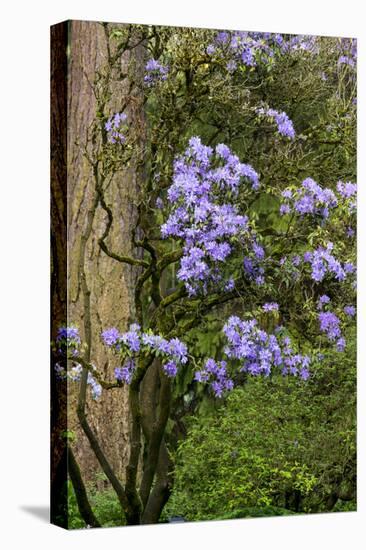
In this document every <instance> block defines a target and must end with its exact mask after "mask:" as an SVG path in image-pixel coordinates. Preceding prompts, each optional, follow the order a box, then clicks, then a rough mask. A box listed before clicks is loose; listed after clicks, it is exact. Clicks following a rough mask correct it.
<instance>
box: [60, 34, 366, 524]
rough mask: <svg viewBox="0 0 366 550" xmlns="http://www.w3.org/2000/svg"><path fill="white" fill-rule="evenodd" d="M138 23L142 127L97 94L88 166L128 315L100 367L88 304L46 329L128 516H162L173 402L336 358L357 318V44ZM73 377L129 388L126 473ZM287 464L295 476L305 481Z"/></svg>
mask: <svg viewBox="0 0 366 550" xmlns="http://www.w3.org/2000/svg"><path fill="white" fill-rule="evenodd" d="M139 33H142V35H141V36H140V37H139V40H138V41H137V42H136V44H137V43H138V45H139V46H140V44H143V46H142V47H143V48H145V49H144V57H143V64H142V67H143V71H140V73H141V74H139V76H138V77H136V78H137V80H135V81H134V82H133V84H134V86H138V87H139V89H140V90H141V93H142V94H143V102H142V106H140V107H141V108H143V109H144V113H145V115H146V127H145V128H144V129H143V130H142V129H141V127H136V126H134V118H133V116H130V114H129V112H128V108H132V107H131V105H132V103H133V101H132V100H131V102H132V103H131V104H130V103H129V101H130V99H129V98H127V99H126V105H125V106H124V107H123V108H122V109H121V108H119V109H118V111H116V112H113V111H112V110H111V109H110V108H109V105H108V102H104V103H102V107H101V108H102V112H98V120H97V123H96V132H97V130H98V129H99V132H100V139H101V146H100V157H98V158H97V159H96V160H95V162H94V165H93V166H94V174H96V178H97V179H96V193H97V194H96V201H97V204H98V208H100V209H101V213H102V214H103V216H104V218H103V223H104V224H105V225H104V229H103V231H101V232H100V233H101V235H102V237H100V238H99V241H98V243H99V245H100V247H101V249H102V251H103V252H104V253H105V254H106V255H108V256H109V257H110V258H112V259H114V260H115V261H116V262H119V263H120V264H122V265H123V267H124V269H129V270H134V273H135V274H136V285H135V292H134V303H133V307H132V308H131V311H132V312H133V314H132V318H131V324H130V325H129V326H128V327H127V326H118V325H117V326H105V327H102V330H101V333H100V338H101V340H102V341H103V343H104V345H105V348H106V352H107V356H108V358H109V365H108V368H104V366H103V365H96V364H94V363H93V357H92V356H91V357H89V355H88V354H89V352H90V350H91V341H90V330H89V329H88V326H87V324H85V323H87V320H85V319H84V326H83V325H82V323H80V320H79V326H78V327H77V326H76V325H74V324H72V325H69V326H64V327H60V329H59V332H58V335H57V338H56V341H55V344H54V347H55V353H56V354H58V356H59V358H60V361H59V362H58V363H57V365H56V371H57V376H59V377H60V378H64V379H67V380H69V381H70V383H73V384H79V386H80V395H81V397H80V399H79V408H78V414H79V419H80V422H81V425H82V427H83V429H84V431H85V434H86V436H87V438H88V440H89V443H90V445H91V447H92V449H93V451H94V453H95V455H96V457H97V459H98V462H99V464H100V466H101V468H102V470H103V472H104V473H105V475H106V476H107V478H108V480H109V481H110V483H111V484H112V486H113V488H114V490H115V491H116V494H117V495H118V499H119V502H120V504H121V508H122V511H123V514H124V517H125V520H126V522H127V523H130V524H136V523H152V522H156V521H158V520H159V517H160V514H161V512H162V510H163V508H164V505H165V504H166V502H167V501H168V499H169V495H170V492H171V490H172V485H173V481H174V476H173V473H172V472H173V471H174V464H173V463H172V459H171V456H172V453H173V451H174V450H175V449H176V448H177V445H178V441H179V440H180V438H181V437H182V436H183V434H184V429H183V428H182V423H184V419H185V418H186V417H188V416H191V415H193V414H195V413H197V414H198V413H199V411H200V406H201V405H202V403H207V402H210V403H219V404H220V406H225V400H226V399H227V398H228V396H229V395H230V394H232V392H235V391H236V388H237V389H240V391H242V388H243V389H244V390H245V387H246V384H247V381H248V378H258V379H259V378H262V379H263V380H262V382H263V384H265V383H266V381H268V382H269V381H270V380H271V379H272V378H276V377H277V378H278V377H280V378H281V379H282V378H285V377H286V378H288V379H289V380H293V381H294V383H296V384H302V385H307V384H311V383H312V382H313V380H314V379H315V378H316V375H315V371H316V369H319V365H321V362H322V357H324V356H326V357H328V356H329V354H333V355H332V357H334V361H336V362H339V363H341V362H342V354H344V353H345V352H347V349H349V346H350V345H351V344H352V334H353V329H354V323H355V315H356V305H355V297H356V295H355V293H356V257H355V237H356V190H357V187H356V183H355V178H356V174H355V163H354V160H355V140H354V137H355V136H354V121H355V100H356V95H355V64H356V48H355V43H354V41H347V40H342V41H338V40H336V39H330V38H329V39H326V38H324V39H322V38H317V37H307V36H290V35H288V36H287V35H280V34H272V33H244V32H229V31H227V32H226V31H225V32H224V31H220V32H217V31H208V30H199V29H195V30H192V32H188V31H187V30H184V29H183V30H176V29H167V28H161V29H160V28H155V27H154V28H146V29H144V30H141V29H140V30H139ZM118 36H120V35H118ZM117 40H118V41H120V45H121V44H123V40H127V41H130V40H131V37H130V35H128V36H127V35H125V34H123V33H122V38H121V37H119V38H118V39H117ZM136 40H137V39H136ZM127 43H128V44H130V42H127ZM136 47H137V46H136ZM117 51H118V49H117ZM131 78H132V77H131ZM283 79H288V81H287V84H288V85H286V86H284V83H283ZM269 98H270V100H271V101H270V102H269ZM309 98H310V99H309ZM133 106H134V108H135V103H133ZM335 106H338V107H339V108H337V109H335ZM341 107H342V108H341ZM335 113H338V114H337V115H336V114H335ZM337 116H338V119H337ZM141 131H143V132H144V134H143V140H144V146H143V147H140V146H138V143H139V141H138V139H137V138H136V133H138V132H141ZM140 137H141V136H140ZM132 158H133V159H134V160H135V162H136V163H137V164H138V166H142V167H143V168H142V169H141V173H139V174H138V178H139V191H138V192H137V196H136V197H131V206H132V208H133V209H134V211H135V213H136V216H135V218H136V224H135V226H134V227H131V242H132V244H133V246H132V252H131V255H130V256H123V255H121V254H120V253H119V251H114V250H111V249H110V248H109V246H108V235H109V232H110V230H111V227H113V228H116V226H118V223H121V220H115V219H113V218H112V215H111V210H110V208H109V207H108V204H107V203H106V199H105V196H104V190H105V187H106V186H107V185H108V182H109V181H110V178H113V175H114V174H115V173H116V171H117V170H119V169H120V166H121V162H122V163H123V162H125V163H126V164H128V163H129V162H130V161H131V159H132ZM72 321H73V323H76V321H77V320H75V319H73V320H72ZM212 326H214V329H212V328H210V327H212ZM350 335H351V336H350ZM349 338H351V341H349ZM85 350H88V352H87V353H86V352H85ZM66 363H67V364H66ZM314 365H316V366H317V367H316V369H315V370H314V368H313V367H314ZM88 388H90V395H91V397H92V398H94V399H95V400H99V399H108V397H107V396H108V391H110V390H113V391H118V390H119V389H121V388H124V390H122V391H126V392H128V395H129V412H130V417H131V434H130V442H129V444H130V458H129V463H128V465H127V466H126V476H125V481H124V482H122V481H121V480H119V479H117V478H116V476H115V473H114V472H113V469H112V467H111V465H110V464H109V462H108V459H107V457H106V456H105V455H104V454H103V449H102V447H101V445H100V442H99V441H98V438H97V435H96V433H94V432H93V430H92V429H91V427H90V425H89V424H88V421H87V417H86V414H85V402H86V399H87V395H88V394H87V390H88ZM91 403H92V402H91ZM152 403H153V404H154V406H153V407H152ZM149 415H150V416H149ZM142 442H143V445H142ZM255 467H256V468H257V467H259V465H258V464H255ZM273 471H274V470H273ZM302 474H303V478H304V479H303V478H301V476H300V473H299V476H300V478H301V482H304V483H305V481H309V480H310V481H309V487H308V489H309V490H310V488H311V487H312V486H313V484H314V483H315V481H314V480H313V478H312V477H311V475H310V474H309V476H307V473H306V474H305V473H304V472H302ZM258 475H259V474H258ZM276 475H277V474H276ZM304 480H305V481H304Z"/></svg>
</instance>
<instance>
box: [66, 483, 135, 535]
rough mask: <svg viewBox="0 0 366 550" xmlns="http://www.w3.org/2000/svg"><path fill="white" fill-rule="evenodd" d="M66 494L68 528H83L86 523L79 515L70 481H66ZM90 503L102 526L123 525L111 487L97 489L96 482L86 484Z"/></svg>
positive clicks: (118, 506)
mask: <svg viewBox="0 0 366 550" xmlns="http://www.w3.org/2000/svg"><path fill="white" fill-rule="evenodd" d="M67 494H68V528H69V529H85V528H86V525H85V522H84V520H83V519H82V517H81V516H80V513H79V509H78V505H77V501H76V496H75V492H74V489H73V486H72V484H71V482H70V481H68V483H67ZM88 495H89V502H90V505H91V507H92V509H93V511H94V513H95V515H96V517H97V519H98V520H99V522H100V523H101V525H103V527H118V526H121V525H125V521H124V518H123V517H122V512H121V507H120V504H119V501H118V498H117V495H116V493H115V492H114V491H113V489H111V488H108V489H102V490H100V489H98V487H97V486H96V484H92V483H89V484H88Z"/></svg>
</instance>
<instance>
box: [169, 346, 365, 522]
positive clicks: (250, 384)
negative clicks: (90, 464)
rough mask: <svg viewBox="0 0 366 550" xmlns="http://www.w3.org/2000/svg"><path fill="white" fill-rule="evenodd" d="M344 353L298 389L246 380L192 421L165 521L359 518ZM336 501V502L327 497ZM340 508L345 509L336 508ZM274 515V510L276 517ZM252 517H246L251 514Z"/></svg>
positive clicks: (349, 362) (287, 383)
mask: <svg viewBox="0 0 366 550" xmlns="http://www.w3.org/2000/svg"><path fill="white" fill-rule="evenodd" d="M351 348H352V345H350V346H349V353H350V355H348V357H346V358H344V360H343V361H342V364H340V362H339V359H338V357H339V356H337V355H336V354H335V353H332V354H329V356H328V357H326V358H325V359H324V361H323V362H322V363H319V364H318V365H316V366H315V367H314V374H313V378H312V380H310V381H309V382H308V383H307V384H305V385H304V384H303V383H301V382H299V381H297V380H296V379H289V378H284V377H281V376H277V377H273V378H272V379H251V380H248V381H247V382H246V384H245V385H244V387H242V388H238V389H236V390H234V391H233V392H232V394H231V395H229V396H228V398H227V401H226V403H225V404H224V406H222V407H221V408H220V409H219V410H216V411H214V412H211V413H206V415H205V416H204V417H203V416H200V417H196V418H194V419H191V424H190V428H189V430H188V437H187V439H186V440H185V441H183V442H182V443H181V444H180V446H179V448H178V451H177V454H176V462H177V465H176V474H175V475H176V483H175V489H174V492H173V495H172V497H171V500H170V502H169V503H168V505H167V507H166V510H165V512H164V514H165V516H166V517H167V516H169V515H183V516H184V517H185V518H187V519H188V520H205V519H224V518H233V517H247V516H260V515H263V514H266V515H267V514H268V515H271V510H272V511H273V510H274V515H279V512H278V509H283V510H284V512H283V513H291V512H293V513H294V512H297V513H301V512H321V511H327V510H328V509H330V508H331V505H330V504H329V502H333V504H332V506H334V504H335V502H337V501H338V504H337V508H335V509H336V510H342V509H354V508H355V476H356V465H355V368H354V357H353V351H354V350H352V349H351ZM333 494H336V495H337V496H336V499H335V502H334V501H332V500H331V495H333ZM342 498H344V499H346V500H347V504H345V502H346V501H342ZM273 507H274V508H273ZM248 510H249V512H248Z"/></svg>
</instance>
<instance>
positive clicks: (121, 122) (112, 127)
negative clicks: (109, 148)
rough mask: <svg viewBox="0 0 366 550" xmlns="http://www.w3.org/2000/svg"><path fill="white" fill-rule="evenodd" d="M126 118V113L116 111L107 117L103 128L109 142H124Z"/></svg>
mask: <svg viewBox="0 0 366 550" xmlns="http://www.w3.org/2000/svg"><path fill="white" fill-rule="evenodd" d="M126 120H127V115H126V113H116V114H115V115H112V116H111V117H109V119H108V120H107V122H106V123H105V125H104V128H105V130H106V131H107V134H108V141H109V142H110V143H113V144H114V143H125V141H126V136H125V133H126V130H127V124H126Z"/></svg>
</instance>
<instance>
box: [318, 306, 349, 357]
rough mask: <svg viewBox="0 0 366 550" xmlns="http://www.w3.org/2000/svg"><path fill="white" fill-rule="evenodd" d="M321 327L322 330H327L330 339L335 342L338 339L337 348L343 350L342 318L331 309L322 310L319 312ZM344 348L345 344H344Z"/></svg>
mask: <svg viewBox="0 0 366 550" xmlns="http://www.w3.org/2000/svg"><path fill="white" fill-rule="evenodd" d="M318 319H319V327H320V330H321V331H322V332H325V333H326V335H327V338H328V340H330V341H331V342H333V341H334V340H337V348H338V349H339V351H343V349H341V348H342V346H343V343H345V342H344V338H342V334H341V329H340V326H339V324H340V320H339V318H338V317H337V315H336V314H335V313H332V312H331V311H321V312H320V313H319V314H318ZM343 348H344V346H343Z"/></svg>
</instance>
